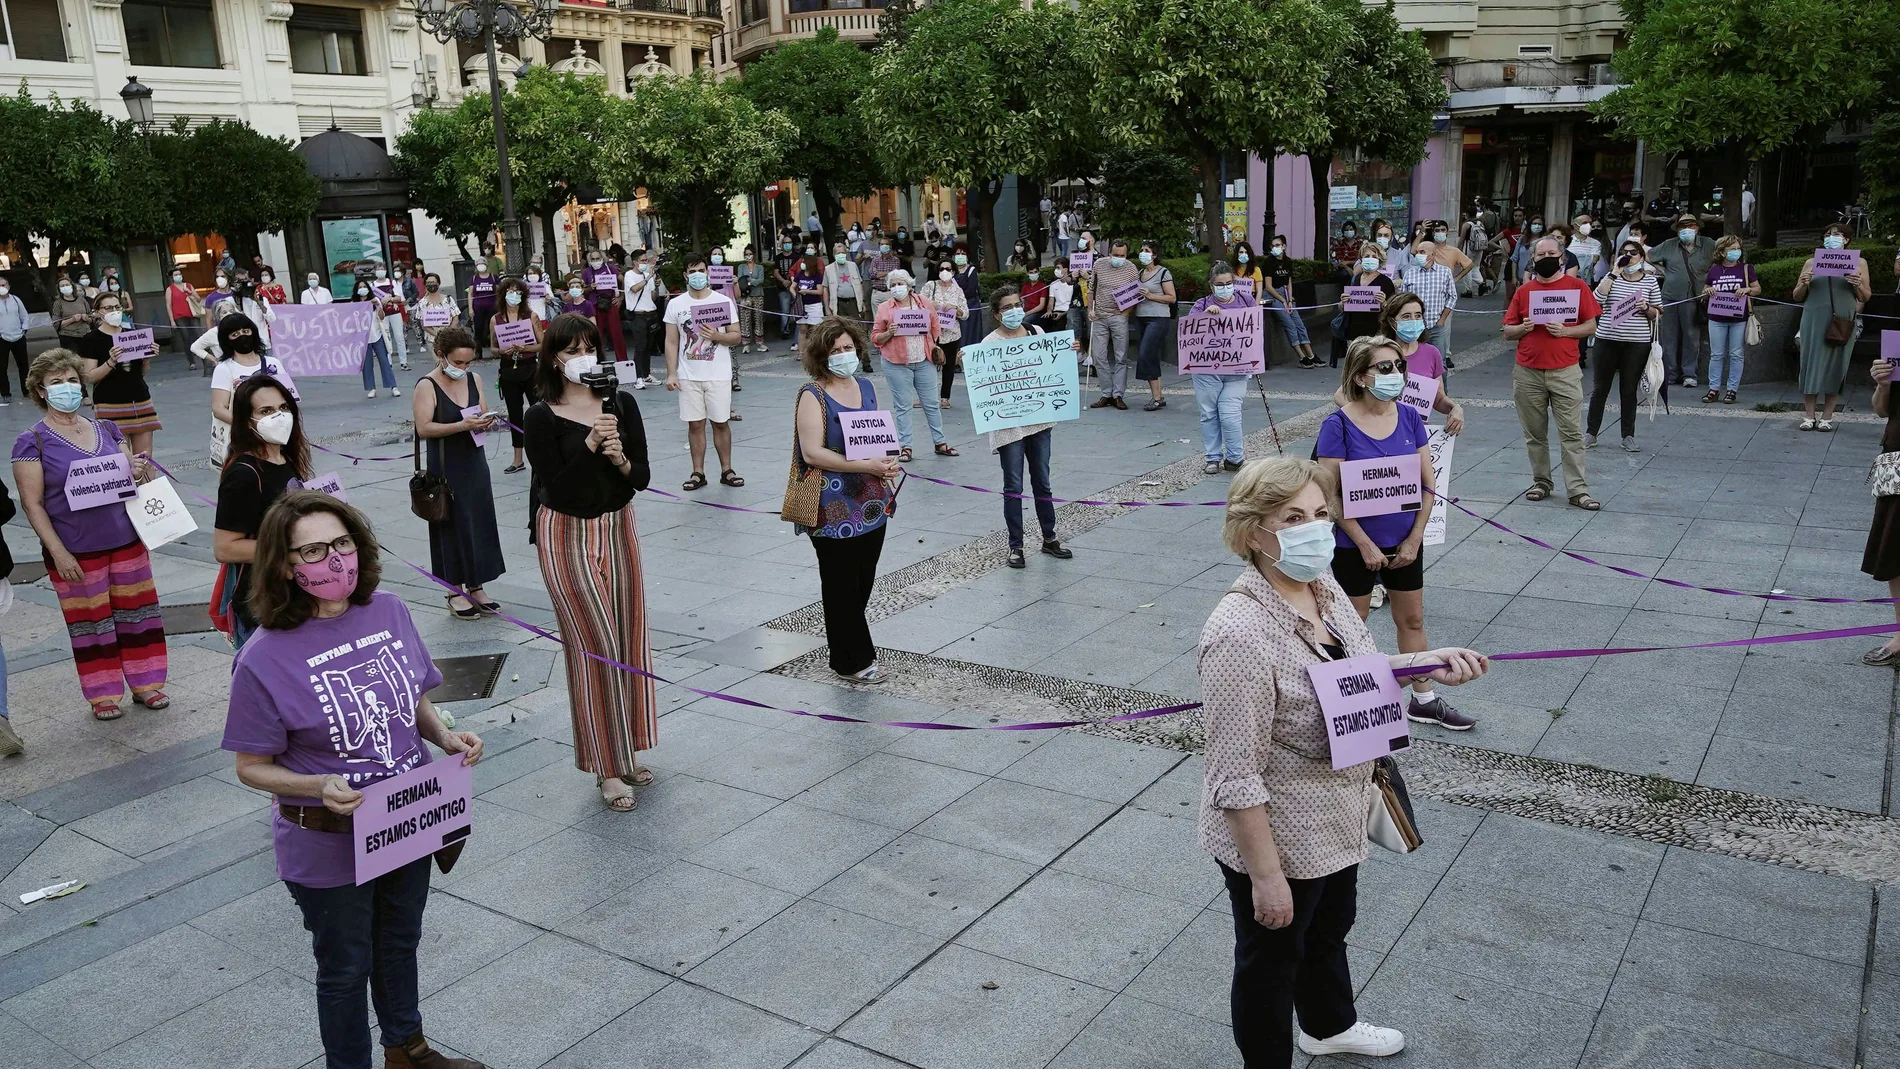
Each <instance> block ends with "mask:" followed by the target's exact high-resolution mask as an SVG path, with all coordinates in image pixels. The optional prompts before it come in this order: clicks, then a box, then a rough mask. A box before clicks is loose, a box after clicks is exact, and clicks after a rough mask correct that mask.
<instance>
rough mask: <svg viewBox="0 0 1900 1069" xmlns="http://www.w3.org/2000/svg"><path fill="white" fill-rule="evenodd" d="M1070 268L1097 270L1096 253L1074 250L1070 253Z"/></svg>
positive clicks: (1072, 269) (1079, 270)
mask: <svg viewBox="0 0 1900 1069" xmlns="http://www.w3.org/2000/svg"><path fill="white" fill-rule="evenodd" d="M1069 270H1071V271H1075V272H1078V273H1080V272H1083V271H1093V270H1095V254H1094V253H1092V252H1072V253H1070V254H1069Z"/></svg>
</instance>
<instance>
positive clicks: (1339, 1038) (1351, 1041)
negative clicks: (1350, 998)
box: [1299, 1021, 1405, 1058]
mask: <svg viewBox="0 0 1900 1069" xmlns="http://www.w3.org/2000/svg"><path fill="white" fill-rule="evenodd" d="M1299 1041H1300V1049H1301V1050H1303V1051H1305V1052H1306V1053H1308V1054H1315V1055H1317V1054H1368V1055H1371V1056H1372V1057H1374V1058H1383V1057H1385V1056H1386V1055H1388V1054H1397V1053H1398V1052H1400V1051H1402V1050H1404V1049H1405V1033H1404V1032H1401V1031H1399V1030H1398V1029H1396V1028H1380V1027H1379V1026H1378V1025H1376V1024H1367V1023H1366V1022H1364V1021H1357V1022H1354V1024H1353V1026H1352V1027H1351V1028H1348V1029H1346V1030H1345V1031H1344V1032H1341V1033H1339V1034H1338V1035H1336V1036H1333V1037H1332V1038H1330V1039H1314V1038H1313V1037H1312V1036H1309V1035H1307V1034H1306V1033H1305V1032H1303V1031H1302V1032H1300V1033H1299Z"/></svg>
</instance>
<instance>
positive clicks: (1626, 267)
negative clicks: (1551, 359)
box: [1583, 240, 1741, 453]
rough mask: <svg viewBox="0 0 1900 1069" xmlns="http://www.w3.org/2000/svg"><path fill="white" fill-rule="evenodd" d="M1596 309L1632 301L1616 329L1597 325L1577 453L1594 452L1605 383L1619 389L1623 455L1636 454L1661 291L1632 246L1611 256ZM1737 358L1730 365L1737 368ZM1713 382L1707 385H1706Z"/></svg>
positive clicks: (1612, 325) (1645, 259) (1607, 391)
mask: <svg viewBox="0 0 1900 1069" xmlns="http://www.w3.org/2000/svg"><path fill="white" fill-rule="evenodd" d="M1596 297H1597V303H1598V305H1600V306H1601V307H1604V308H1615V307H1617V305H1618V304H1619V303H1621V302H1623V301H1627V300H1632V299H1634V300H1636V301H1638V302H1640V303H1639V304H1638V305H1637V306H1636V314H1634V315H1632V316H1630V317H1629V318H1628V319H1625V320H1624V321H1623V322H1621V323H1618V322H1616V321H1615V320H1614V319H1610V320H1605V321H1604V322H1602V323H1599V324H1598V325H1597V341H1596V346H1595V348H1596V351H1597V366H1596V371H1595V372H1594V373H1593V374H1594V375H1595V386H1594V387H1593V388H1592V389H1591V391H1590V412H1589V418H1588V419H1587V420H1586V422H1585V424H1584V433H1583V447H1584V448H1585V449H1595V448H1596V444H1597V434H1598V432H1599V431H1601V430H1602V428H1603V406H1604V403H1605V402H1606V401H1608V400H1609V397H1610V383H1611V382H1613V381H1614V382H1616V383H1617V385H1618V386H1619V387H1620V392H1619V394H1618V396H1619V405H1620V408H1621V412H1620V413H1619V414H1620V416H1621V419H1622V424H1623V449H1624V451H1625V452H1629V453H1636V452H1640V451H1641V449H1642V447H1641V446H1639V445H1637V444H1636V403H1637V402H1636V395H1637V387H1638V386H1640V385H1641V384H1642V380H1643V368H1644V367H1646V366H1647V365H1648V363H1649V347H1650V345H1651V344H1652V343H1654V342H1655V341H1656V320H1657V318H1658V317H1659V316H1661V315H1662V289H1661V288H1660V287H1658V286H1657V285H1656V279H1655V277H1654V276H1652V275H1651V274H1650V271H1649V263H1648V257H1647V254H1645V253H1644V251H1643V247H1642V244H1641V243H1640V242H1637V241H1634V240H1632V241H1630V242H1628V243H1626V244H1625V245H1624V246H1623V248H1622V250H1621V251H1620V252H1619V253H1618V254H1617V259H1616V269H1615V270H1614V271H1612V272H1611V273H1610V274H1609V276H1608V277H1606V278H1605V279H1604V280H1603V281H1602V282H1599V283H1597V288H1596ZM1740 363H1741V360H1740V356H1739V354H1738V355H1737V358H1736V365H1737V367H1738V368H1739V367H1740ZM1711 381H1713V380H1711Z"/></svg>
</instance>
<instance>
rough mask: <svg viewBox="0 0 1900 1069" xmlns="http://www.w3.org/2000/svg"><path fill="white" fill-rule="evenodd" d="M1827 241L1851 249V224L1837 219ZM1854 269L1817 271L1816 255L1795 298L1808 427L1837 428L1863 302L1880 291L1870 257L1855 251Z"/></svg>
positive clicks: (1827, 244)
mask: <svg viewBox="0 0 1900 1069" xmlns="http://www.w3.org/2000/svg"><path fill="white" fill-rule="evenodd" d="M1821 245H1822V246H1823V247H1824V248H1829V249H1844V248H1846V247H1847V228H1846V227H1843V226H1841V225H1840V224H1839V223H1836V224H1834V225H1832V226H1830V227H1828V228H1827V229H1826V230H1823V231H1822V232H1821ZM1854 260H1855V262H1854V270H1852V271H1849V272H1848V273H1847V274H1845V275H1822V276H1821V277H1820V278H1818V279H1817V278H1816V277H1815V275H1814V257H1812V256H1810V257H1808V258H1807V260H1806V262H1804V263H1802V265H1801V276H1800V278H1798V279H1796V280H1795V284H1794V290H1793V292H1792V296H1793V297H1794V299H1795V300H1797V301H1800V302H1801V329H1800V335H1801V372H1800V386H1801V412H1802V416H1801V424H1800V429H1801V430H1804V431H1831V430H1833V429H1834V406H1835V404H1837V403H1838V402H1839V401H1840V394H1841V384H1842V383H1843V382H1845V381H1846V380H1847V361H1848V358H1849V357H1850V356H1851V355H1852V354H1853V349H1854V319H1855V317H1856V316H1858V315H1859V314H1860V308H1861V305H1863V304H1865V303H1867V298H1869V297H1872V296H1873V295H1874V291H1873V287H1872V286H1871V285H1870V284H1869V283H1868V280H1867V261H1866V260H1864V259H1862V258H1861V257H1860V254H1859V253H1855V254H1854ZM1816 398H1820V400H1821V405H1822V407H1821V418H1820V420H1819V421H1816V420H1815V418H1814V402H1815V399H1816Z"/></svg>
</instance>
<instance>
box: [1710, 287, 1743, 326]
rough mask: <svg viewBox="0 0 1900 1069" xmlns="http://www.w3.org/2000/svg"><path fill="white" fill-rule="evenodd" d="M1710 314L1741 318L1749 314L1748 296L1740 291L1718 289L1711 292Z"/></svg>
mask: <svg viewBox="0 0 1900 1069" xmlns="http://www.w3.org/2000/svg"><path fill="white" fill-rule="evenodd" d="M1709 314H1710V315H1712V316H1728V317H1730V318H1731V319H1740V318H1742V317H1743V316H1745V315H1747V314H1748V298H1747V297H1744V296H1742V295H1741V294H1739V293H1730V292H1727V291H1717V292H1715V293H1711V294H1709Z"/></svg>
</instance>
